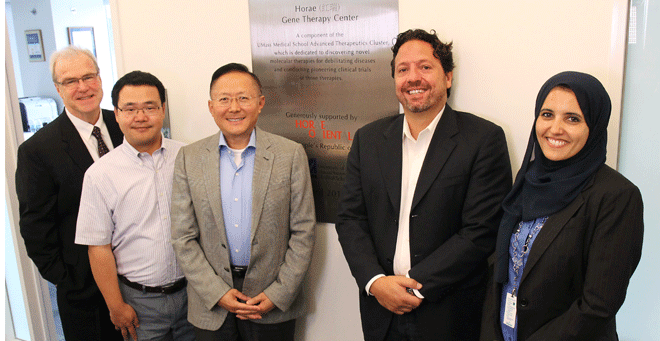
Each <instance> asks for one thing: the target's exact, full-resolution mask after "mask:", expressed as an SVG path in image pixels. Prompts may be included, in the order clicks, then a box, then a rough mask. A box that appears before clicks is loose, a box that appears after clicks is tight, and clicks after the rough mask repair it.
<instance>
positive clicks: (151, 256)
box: [76, 71, 194, 341]
mask: <svg viewBox="0 0 660 341" xmlns="http://www.w3.org/2000/svg"><path fill="white" fill-rule="evenodd" d="M112 102H113V104H114V106H115V116H116V118H117V122H118V123H119V127H120V128H121V130H122V132H123V133H124V143H123V144H121V145H120V146H119V147H117V148H115V149H114V150H113V151H111V152H110V153H108V154H106V155H105V156H104V157H103V158H102V159H100V160H99V161H97V162H95V163H94V164H93V165H92V167H90V168H89V169H88V170H87V172H86V173H85V178H84V181H83V190H82V198H81V203H80V211H79V214H78V221H77V226H78V228H77V231H76V243H77V244H82V245H89V260H90V265H91V267H92V273H93V275H94V279H95V281H96V283H97V285H98V287H99V289H100V290H101V293H102V294H103V298H104V299H105V301H106V303H107V305H108V309H109V311H110V318H111V320H112V323H113V324H114V325H115V328H116V329H118V330H121V332H122V335H123V336H124V338H125V339H128V337H129V336H130V337H131V338H132V339H133V340H138V339H139V340H172V339H174V340H177V341H179V340H182V341H192V340H194V333H193V330H192V325H190V323H188V321H187V313H188V310H187V304H188V299H187V294H186V290H184V289H185V287H186V279H185V278H184V277H183V272H182V271H181V269H180V268H179V266H178V264H177V262H176V257H175V255H174V250H173V249H172V246H171V244H170V233H171V232H170V199H171V192H172V173H173V171H174V161H175V158H176V155H177V153H178V152H179V149H180V148H181V147H182V145H183V144H182V143H180V142H176V141H173V140H170V139H166V138H163V136H162V133H161V129H162V127H163V119H164V117H165V89H164V87H163V84H162V83H161V82H160V81H159V80H158V79H157V78H156V77H155V76H153V75H151V74H149V73H146V72H141V71H133V72H131V73H128V74H126V75H125V76H123V77H122V78H121V79H119V80H118V81H117V83H116V84H115V86H114V88H113V90H112Z"/></svg>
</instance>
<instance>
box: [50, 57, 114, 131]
mask: <svg viewBox="0 0 660 341" xmlns="http://www.w3.org/2000/svg"><path fill="white" fill-rule="evenodd" d="M54 71H55V75H56V79H57V83H55V88H56V89H57V93H58V94H59V95H60V97H62V101H63V102H64V106H65V107H66V109H67V110H68V111H69V112H70V113H71V114H72V115H73V116H76V117H78V118H80V119H82V120H84V121H87V122H89V123H91V124H94V123H96V120H97V119H98V117H99V115H100V113H101V107H100V105H101V99H103V88H102V87H101V77H100V76H96V77H94V78H93V79H90V81H88V82H82V81H79V82H77V83H74V84H72V85H70V86H64V85H62V84H58V83H63V82H65V81H66V80H70V79H78V78H83V77H84V76H86V75H95V74H98V70H97V69H96V67H95V66H94V62H93V61H92V60H90V59H89V57H87V56H86V55H84V54H76V55H74V56H71V57H62V58H60V59H59V60H58V61H57V64H56V65H55V70H54Z"/></svg>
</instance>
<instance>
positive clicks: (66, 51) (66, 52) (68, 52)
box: [50, 45, 100, 83]
mask: <svg viewBox="0 0 660 341" xmlns="http://www.w3.org/2000/svg"><path fill="white" fill-rule="evenodd" d="M81 54H82V55H85V56H87V57H88V58H89V59H90V60H91V61H92V62H93V63H94V67H95V68H96V72H99V71H100V70H99V64H98V63H97V62H96V57H94V54H93V53H92V52H91V51H89V50H88V49H84V48H82V47H78V46H72V45H70V46H67V47H65V48H63V49H61V50H58V51H55V52H53V54H52V55H50V74H51V75H52V76H53V83H57V75H56V74H55V66H57V62H58V61H59V60H60V58H72V57H75V56H78V55H81Z"/></svg>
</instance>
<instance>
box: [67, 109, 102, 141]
mask: <svg viewBox="0 0 660 341" xmlns="http://www.w3.org/2000/svg"><path fill="white" fill-rule="evenodd" d="M64 111H65V112H66V115H67V116H68V117H69V120H71V123H73V126H74V127H76V130H78V131H79V132H80V134H81V135H82V136H87V137H88V138H89V137H92V130H93V129H94V126H97V127H99V128H100V129H101V131H103V129H102V128H103V127H105V122H103V114H102V113H100V114H99V119H98V120H97V121H96V123H94V124H89V122H86V121H83V120H81V119H79V118H78V117H76V116H73V114H71V113H70V112H69V109H67V108H64Z"/></svg>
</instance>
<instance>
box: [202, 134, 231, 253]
mask: <svg viewBox="0 0 660 341" xmlns="http://www.w3.org/2000/svg"><path fill="white" fill-rule="evenodd" d="M219 141H220V132H218V133H217V134H215V135H213V136H212V137H210V138H209V139H208V140H207V143H206V152H207V154H206V157H204V159H203V160H201V166H202V172H204V183H205V184H206V195H207V197H208V199H209V205H210V206H211V211H212V212H213V218H214V220H215V222H216V226H217V228H218V229H219V230H220V231H221V232H222V233H220V238H221V239H222V240H223V241H224V242H226V241H227V236H226V234H225V233H224V230H225V219H224V215H223V213H222V198H221V194H220V193H221V191H220V147H219V146H218V143H219Z"/></svg>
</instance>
